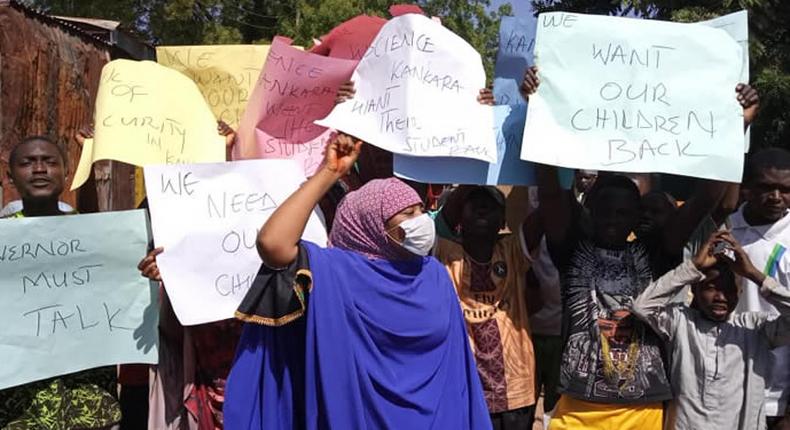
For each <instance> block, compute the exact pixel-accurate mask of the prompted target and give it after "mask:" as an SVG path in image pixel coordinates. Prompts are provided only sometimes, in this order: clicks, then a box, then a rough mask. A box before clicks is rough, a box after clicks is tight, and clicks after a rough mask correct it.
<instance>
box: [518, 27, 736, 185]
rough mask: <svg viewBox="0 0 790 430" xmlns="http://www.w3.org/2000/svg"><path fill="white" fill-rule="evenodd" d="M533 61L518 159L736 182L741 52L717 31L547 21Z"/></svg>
mask: <svg viewBox="0 0 790 430" xmlns="http://www.w3.org/2000/svg"><path fill="white" fill-rule="evenodd" d="M535 57H536V59H537V60H536V63H537V64H538V67H539V74H540V79H541V85H540V87H539V88H538V91H537V93H536V94H534V95H532V96H531V97H530V101H529V111H528V113H527V125H526V127H525V130H524V142H525V143H524V144H523V145H522V153H521V158H522V159H526V160H530V161H535V162H539V163H545V164H552V165H557V166H563V167H572V168H579V169H593V170H610V171H611V170H614V171H624V172H662V173H672V174H679V175H686V176H695V177H701V178H708V179H716V180H724V181H730V182H740V180H741V173H742V169H743V111H742V109H741V106H740V104H739V103H738V102H737V100H736V94H735V87H736V85H737V84H738V81H739V79H740V73H741V52H740V47H739V46H738V44H737V43H736V42H735V41H734V40H733V39H732V38H731V37H730V36H729V35H727V34H726V33H725V32H724V31H722V30H718V29H714V28H709V27H706V26H702V25H697V24H679V23H670V22H662V21H652V20H636V19H631V18H617V17H608V16H593V15H582V14H569V13H546V14H541V15H540V16H539V17H538V31H537V38H536V47H535Z"/></svg>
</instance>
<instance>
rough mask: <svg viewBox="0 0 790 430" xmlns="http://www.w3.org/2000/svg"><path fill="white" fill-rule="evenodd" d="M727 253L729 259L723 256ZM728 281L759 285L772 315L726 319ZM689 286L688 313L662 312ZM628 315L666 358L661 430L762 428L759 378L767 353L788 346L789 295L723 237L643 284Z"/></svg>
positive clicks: (732, 296) (733, 302)
mask: <svg viewBox="0 0 790 430" xmlns="http://www.w3.org/2000/svg"><path fill="white" fill-rule="evenodd" d="M728 254H729V256H728ZM735 275H739V276H742V277H744V278H746V279H749V280H750V281H751V282H754V283H755V284H756V285H759V286H760V294H761V295H762V297H763V298H764V299H765V300H766V301H767V302H769V303H771V304H773V305H774V306H775V307H776V309H777V310H778V311H779V312H780V317H779V318H772V315H771V314H769V313H767V312H748V313H740V314H734V315H733V311H734V310H735V307H736V306H737V304H738V288H737V286H736V282H735ZM685 285H691V288H692V291H693V292H694V301H693V302H692V304H691V307H687V306H685V305H684V304H674V305H670V301H671V299H672V297H674V296H675V295H676V294H677V292H678V291H679V290H681V289H682V288H683V287H684V286H685ZM633 312H634V313H635V314H636V315H637V316H638V317H639V318H640V319H642V320H643V321H645V322H646V323H647V324H649V325H650V327H651V328H652V329H653V330H654V331H655V332H656V333H658V334H659V335H660V336H661V337H662V338H663V339H664V340H665V341H666V342H667V345H668V353H669V354H671V357H672V359H671V363H672V365H671V371H670V374H671V377H670V380H671V381H672V391H673V392H674V394H675V398H674V400H672V401H671V402H670V404H669V408H668V413H667V425H666V427H665V428H667V429H702V428H704V429H743V430H746V429H750V430H751V429H764V428H765V425H766V424H765V408H764V400H765V398H764V386H765V378H764V375H765V374H766V371H767V370H768V360H769V356H770V350H771V349H772V348H774V347H777V346H780V345H788V344H790V290H788V289H787V288H785V287H782V286H780V285H779V283H778V282H777V281H776V280H775V279H773V278H771V277H768V276H766V275H764V274H763V273H762V272H760V271H759V270H757V269H756V268H755V267H754V265H753V264H752V262H751V260H749V257H748V255H747V254H746V252H745V251H744V250H743V248H741V246H740V244H739V243H738V242H737V241H736V240H735V239H734V238H733V237H732V235H731V234H730V233H729V232H726V231H724V232H717V233H715V234H714V235H713V236H711V238H710V239H709V240H708V241H707V242H706V243H705V245H703V247H702V248H701V249H700V251H699V252H698V253H697V255H696V256H695V257H694V259H693V260H687V261H686V262H684V263H683V264H681V265H680V266H678V267H677V268H676V269H675V270H673V271H670V272H669V273H667V274H666V275H664V276H662V277H661V278H660V279H659V280H658V281H656V282H653V283H651V284H650V285H649V286H648V287H647V288H646V289H645V291H644V292H642V294H640V295H639V296H638V297H637V298H636V299H635V300H634V304H633Z"/></svg>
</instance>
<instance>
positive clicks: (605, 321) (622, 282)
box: [560, 240, 672, 403]
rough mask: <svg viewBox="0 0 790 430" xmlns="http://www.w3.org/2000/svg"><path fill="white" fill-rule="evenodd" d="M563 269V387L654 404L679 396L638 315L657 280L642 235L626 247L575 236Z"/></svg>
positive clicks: (590, 396)
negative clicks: (634, 310) (638, 301)
mask: <svg viewBox="0 0 790 430" xmlns="http://www.w3.org/2000/svg"><path fill="white" fill-rule="evenodd" d="M573 243H574V245H573V246H572V247H571V249H573V250H574V251H573V253H572V256H571V258H570V260H568V261H566V262H564V264H560V267H562V269H560V272H561V273H562V301H563V313H562V317H563V328H564V331H563V335H564V338H565V351H564V353H563V356H562V367H561V372H560V387H561V390H562V391H563V393H565V394H568V395H570V396H573V397H575V398H577V399H582V400H587V401H592V402H601V403H652V402H657V401H663V400H668V399H669V398H671V397H672V393H671V390H670V387H669V381H668V379H667V376H666V372H665V369H664V359H663V351H662V350H661V346H660V345H661V341H660V340H659V339H658V337H657V336H656V334H655V333H653V331H652V330H650V329H649V328H648V327H646V326H645V324H644V323H642V322H641V321H638V320H636V318H635V317H634V316H633V315H632V314H631V312H630V308H631V304H632V302H633V299H634V298H635V297H636V296H637V295H639V294H640V293H641V292H642V291H643V290H644V289H645V288H646V287H647V286H648V284H649V283H650V281H651V279H652V271H651V265H650V257H649V254H648V252H647V250H646V249H645V247H644V246H643V245H642V244H641V243H640V242H639V241H635V242H631V243H629V244H628V245H627V246H626V247H625V248H624V249H622V250H610V249H603V248H598V247H596V246H594V245H593V244H592V243H591V242H589V241H587V240H581V241H575V242H573Z"/></svg>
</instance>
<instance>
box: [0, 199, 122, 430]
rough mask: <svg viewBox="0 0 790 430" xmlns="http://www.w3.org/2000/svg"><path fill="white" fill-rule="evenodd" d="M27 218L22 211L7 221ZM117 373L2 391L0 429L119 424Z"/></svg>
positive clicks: (90, 373) (101, 371)
mask: <svg viewBox="0 0 790 430" xmlns="http://www.w3.org/2000/svg"><path fill="white" fill-rule="evenodd" d="M76 213H77V212H76V211H74V212H72V214H76ZM67 215H68V214H67ZM24 217H25V215H24V214H23V213H22V211H19V212H16V213H13V214H11V215H9V216H8V217H7V218H24ZM116 372H117V371H116V369H115V367H114V366H112V367H101V368H97V369H91V370H86V371H83V372H79V373H73V374H70V375H66V376H61V377H58V378H54V379H48V380H44V381H38V382H32V383H30V384H25V385H20V386H18V387H13V388H9V389H6V390H2V391H0V429H3V430H72V429H74V430H77V429H79V430H88V429H102V428H105V427H110V426H112V425H115V424H118V423H119V422H120V421H121V406H120V404H119V403H118V401H117V399H116V398H115V397H114V396H113V395H112V394H110V393H115V391H116V379H117V378H116Z"/></svg>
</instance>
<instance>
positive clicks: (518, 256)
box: [435, 234, 535, 413]
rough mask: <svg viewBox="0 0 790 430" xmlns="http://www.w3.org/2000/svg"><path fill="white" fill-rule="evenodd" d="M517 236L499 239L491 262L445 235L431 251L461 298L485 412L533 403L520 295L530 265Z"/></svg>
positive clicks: (531, 369)
mask: <svg viewBox="0 0 790 430" xmlns="http://www.w3.org/2000/svg"><path fill="white" fill-rule="evenodd" d="M520 238H521V235H520V234H512V235H509V236H503V237H501V238H500V239H499V241H498V242H497V243H496V245H495V246H494V253H493V255H492V258H491V261H490V262H486V263H482V264H481V263H478V262H474V261H472V260H471V259H469V258H467V255H466V253H465V252H464V249H463V247H462V246H461V245H460V244H458V243H455V242H452V241H450V240H447V239H439V241H438V243H437V246H436V250H435V254H436V258H437V259H438V260H439V261H441V262H442V263H443V264H444V265H445V267H447V271H448V272H449V274H450V279H452V281H453V284H454V285H455V291H456V293H457V294H458V298H459V301H460V302H461V309H462V310H463V314H464V319H465V321H466V328H467V333H468V334H469V340H470V344H471V345H472V351H473V352H474V355H475V362H476V363H477V372H478V374H479V376H480V382H481V383H482V385H483V393H484V394H485V397H486V403H487V405H488V411H489V412H490V413H499V412H505V411H512V410H515V409H519V408H523V407H525V406H530V405H533V404H535V355H534V353H533V347H532V336H531V335H530V331H529V318H528V315H527V304H526V298H525V294H524V291H525V289H526V276H524V275H525V273H526V272H527V270H529V266H530V263H529V260H528V259H527V257H526V254H525V252H524V247H523V246H522V241H521V240H520Z"/></svg>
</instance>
